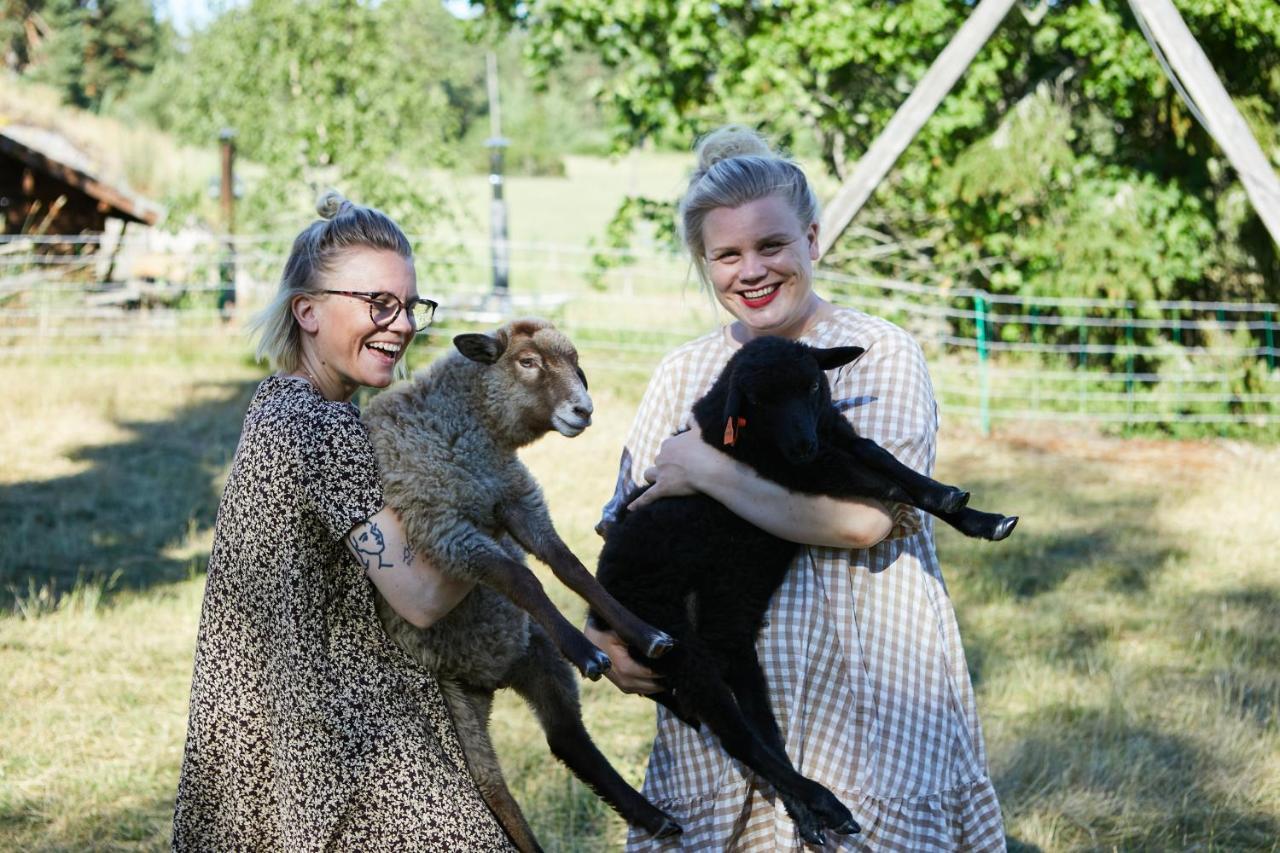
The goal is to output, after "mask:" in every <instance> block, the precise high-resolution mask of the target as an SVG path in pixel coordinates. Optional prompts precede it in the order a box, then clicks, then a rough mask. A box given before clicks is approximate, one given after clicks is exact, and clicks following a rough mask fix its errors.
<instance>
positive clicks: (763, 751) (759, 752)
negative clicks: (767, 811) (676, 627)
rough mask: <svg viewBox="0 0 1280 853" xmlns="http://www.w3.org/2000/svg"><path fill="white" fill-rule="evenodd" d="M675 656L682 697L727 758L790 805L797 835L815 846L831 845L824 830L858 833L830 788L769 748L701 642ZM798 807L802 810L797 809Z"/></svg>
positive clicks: (687, 645) (691, 643)
mask: <svg viewBox="0 0 1280 853" xmlns="http://www.w3.org/2000/svg"><path fill="white" fill-rule="evenodd" d="M673 655H679V656H680V665H679V666H677V667H675V668H674V669H675V671H673V672H672V673H671V680H672V681H674V682H675V689H676V693H677V694H678V695H680V696H681V697H682V700H683V701H685V702H687V703H688V705H689V706H690V707H691V708H692V709H693V710H694V712H695V713H696V714H697V715H698V717H699V718H700V719H701V720H702V721H703V722H704V723H705V724H706V725H707V727H708V728H709V729H711V731H713V732H715V734H716V737H718V738H719V739H720V743H721V745H722V746H723V747H724V750H725V752H727V753H729V755H730V756H732V757H733V758H736V759H738V760H739V761H741V762H742V763H743V764H745V765H747V766H748V767H750V768H751V769H752V770H754V771H755V772H756V773H758V774H759V775H760V777H761V778H762V779H764V780H765V781H767V782H768V783H769V784H771V785H773V787H774V789H775V790H776V791H777V792H778V794H779V796H781V797H782V799H783V802H784V803H787V805H788V810H789V811H790V812H791V815H792V818H793V819H794V820H795V821H796V829H797V830H798V831H799V832H800V834H801V835H802V836H803V837H804V839H805V841H808V842H809V843H810V844H817V845H821V844H823V843H825V838H824V837H823V828H824V826H825V827H829V828H831V829H834V830H835V831H836V832H839V833H842V834H848V833H852V832H857V831H858V824H857V823H856V822H855V821H854V819H853V815H852V814H851V813H850V812H849V809H848V808H846V807H845V805H844V804H843V803H841V802H840V800H839V799H838V798H837V797H836V796H835V795H834V794H832V793H831V792H830V791H828V790H827V789H826V788H825V787H823V786H822V785H820V784H818V783H817V782H814V781H813V780H812V779H806V778H805V777H804V776H802V775H800V773H799V772H797V771H796V769H795V767H794V766H792V764H791V761H790V759H789V758H787V755H786V753H785V751H784V752H782V753H781V754H779V753H778V751H777V749H776V748H775V747H774V746H773V745H771V744H769V743H768V742H767V741H766V740H765V739H764V738H763V737H762V736H761V735H760V734H759V733H758V732H757V731H756V729H755V726H754V725H752V723H751V721H750V720H748V719H747V717H746V716H745V715H744V714H743V712H742V710H741V709H740V708H739V706H738V704H737V702H736V701H735V700H734V696H733V694H732V692H730V689H729V686H728V685H727V684H726V683H725V682H724V681H723V680H722V679H721V678H720V677H719V671H718V670H719V667H718V666H717V665H716V663H715V661H714V659H713V658H711V656H710V655H707V654H705V650H704V649H702V648H700V647H699V644H698V643H697V642H696V641H692V640H691V641H689V642H686V643H684V644H682V646H681V648H680V649H679V650H677V651H676V652H673ZM793 804H794V805H797V806H799V807H798V808H794V807H793Z"/></svg>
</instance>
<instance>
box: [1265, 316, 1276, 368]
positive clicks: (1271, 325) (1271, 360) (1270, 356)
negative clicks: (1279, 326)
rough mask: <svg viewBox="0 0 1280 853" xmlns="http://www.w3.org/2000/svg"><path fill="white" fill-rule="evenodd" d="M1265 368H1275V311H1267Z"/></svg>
mask: <svg viewBox="0 0 1280 853" xmlns="http://www.w3.org/2000/svg"><path fill="white" fill-rule="evenodd" d="M1267 369H1268V370H1275V369H1276V312H1274V311H1268V312H1267Z"/></svg>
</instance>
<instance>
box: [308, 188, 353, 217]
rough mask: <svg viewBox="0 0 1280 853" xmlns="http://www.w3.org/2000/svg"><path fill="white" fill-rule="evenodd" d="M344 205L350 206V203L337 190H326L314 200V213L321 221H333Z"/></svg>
mask: <svg viewBox="0 0 1280 853" xmlns="http://www.w3.org/2000/svg"><path fill="white" fill-rule="evenodd" d="M344 204H351V202H350V201H348V200H347V198H346V196H344V195H343V194H342V193H340V192H338V191H337V190H335V189H328V190H325V191H324V192H322V193H320V197H319V198H317V199H316V213H318V214H320V216H321V218H323V219H333V218H334V217H335V216H337V215H338V214H339V213H341V212H342V206H343V205H344Z"/></svg>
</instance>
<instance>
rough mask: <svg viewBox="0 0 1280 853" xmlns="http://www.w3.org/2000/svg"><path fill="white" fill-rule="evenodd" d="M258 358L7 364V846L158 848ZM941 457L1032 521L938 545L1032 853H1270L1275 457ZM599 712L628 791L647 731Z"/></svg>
mask: <svg viewBox="0 0 1280 853" xmlns="http://www.w3.org/2000/svg"><path fill="white" fill-rule="evenodd" d="M241 352H242V346H241V344H240V343H238V342H235V341H231V342H228V343H225V344H223V345H221V346H217V345H209V346H207V347H204V348H193V347H190V346H188V345H186V344H179V345H177V346H174V347H172V348H166V349H157V350H156V351H154V352H150V353H147V354H144V355H136V356H120V357H112V358H108V359H104V360H102V361H100V362H98V363H96V364H84V363H77V362H75V361H73V360H63V361H61V362H58V361H36V360H32V361H29V362H10V363H6V364H5V365H4V366H3V367H0V370H3V378H4V384H5V388H6V391H8V392H9V393H8V394H7V402H6V406H5V407H4V408H3V410H2V412H0V447H3V448H4V450H3V451H2V452H3V454H4V455H3V456H0V600H2V602H3V608H2V609H3V612H4V615H2V616H0V697H3V699H0V849H6V850H7V849H41V850H81V849H118V850H131V849H138V850H160V849H164V848H166V847H167V844H168V832H169V821H170V819H171V809H172V798H173V794H174V789H175V786H176V782H177V772H178V766H179V762H180V755H181V748H182V739H183V735H184V731H185V722H186V702H187V691H188V688H189V683H190V674H191V659H192V652H193V646H194V641H195V629H196V622H197V620H198V615H199V607H200V596H201V591H202V587H203V578H202V571H203V566H204V561H205V559H206V556H207V550H208V544H209V535H210V527H211V525H212V521H213V516H212V512H213V509H214V508H215V507H216V501H217V496H218V493H219V492H220V489H221V483H222V478H223V477H224V476H225V470H226V465H227V464H228V463H229V460H230V455H231V453H232V452H233V451H234V446H235V441H236V438H237V436H238V430H239V425H240V419H241V416H242V414H243V408H244V405H245V404H246V402H247V399H248V396H247V395H248V394H249V393H251V392H252V388H253V384H254V382H255V380H256V379H257V378H258V377H259V376H261V375H262V370H261V369H260V368H256V367H253V366H251V365H249V364H248V363H247V362H246V360H245V359H244V358H243V357H242V356H241V354H240V353H241ZM586 366H587V369H588V372H591V362H590V360H587V362H586ZM624 375H625V376H628V377H629V378H627V379H625V380H624V379H623V378H622V377H623V376H624ZM592 379H593V382H592V392H593V395H594V396H595V402H596V410H597V418H596V424H595V425H594V426H593V427H592V428H591V429H590V430H588V431H587V432H586V433H584V434H583V435H582V436H581V437H579V438H576V439H573V440H569V439H565V438H562V437H560V436H550V437H548V438H546V439H545V440H543V441H542V442H540V443H538V444H537V445H535V446H534V447H532V448H530V449H529V450H528V451H527V452H526V453H525V454H524V456H525V458H526V460H527V461H528V462H529V464H530V465H531V467H532V468H533V469H534V471H535V473H536V474H537V475H538V476H539V478H540V479H541V480H542V482H543V484H544V486H545V488H546V492H547V496H548V500H549V502H550V505H551V508H552V512H553V516H554V518H555V519H556V523H557V525H558V527H559V528H560V530H561V532H562V533H563V534H564V535H565V537H566V539H567V540H568V541H569V543H570V545H571V546H572V547H573V548H574V549H575V550H576V551H577V552H578V553H579V554H580V556H581V557H582V558H583V559H584V561H586V562H587V563H588V564H590V563H591V562H592V561H593V559H594V557H595V555H596V553H597V551H598V547H599V546H598V540H597V538H596V537H595V535H594V533H593V532H592V526H593V525H594V523H595V521H596V518H597V515H598V512H599V508H600V506H601V504H603V502H604V501H605V500H606V499H607V498H608V496H609V493H610V491H611V489H612V485H613V478H614V466H615V465H616V460H617V453H618V449H619V447H620V444H621V441H622V439H623V436H624V434H625V432H626V429H627V425H628V422H629V419H630V417H631V414H632V412H633V411H634V407H635V403H636V401H637V399H638V395H639V392H640V388H639V387H638V383H637V380H636V378H635V377H634V376H630V375H629V374H620V373H616V372H611V371H596V372H595V373H593V374H592ZM939 459H940V465H939V472H938V473H939V474H940V476H942V477H944V478H945V479H948V480H951V481H955V482H960V483H964V484H965V485H966V486H968V487H970V488H972V489H973V491H974V498H973V502H974V504H975V505H976V506H980V507H983V508H990V509H999V510H1002V511H1008V512H1016V513H1018V514H1020V515H1021V516H1022V522H1021V523H1020V526H1019V529H1018V531H1017V533H1016V534H1015V535H1014V537H1013V538H1012V539H1010V540H1009V541H1007V542H1005V543H1001V544H998V545H991V544H987V543H976V542H971V541H969V540H964V539H962V538H961V537H959V536H956V535H954V534H953V533H952V532H951V531H949V530H945V529H944V530H940V533H939V552H940V555H941V558H942V563H943V567H944V571H945V572H946V575H947V580H948V588H949V592H950V594H951V596H952V598H953V600H954V602H955V604H956V608H957V611H958V613H959V615H960V620H961V627H962V633H963V635H964V638H965V647H966V652H967V655H968V662H969V665H970V669H971V671H972V672H973V674H974V678H975V683H976V685H977V691H978V701H979V710H980V713H981V717H982V722H983V726H984V729H985V733H986V737H987V743H988V750H989V754H990V758H991V766H992V772H993V775H994V778H995V780H996V784H997V787H998V789H999V792H1000V794H1001V799H1002V804H1003V806H1004V809H1005V816H1006V821H1007V826H1008V831H1009V834H1010V837H1011V842H1012V843H1013V846H1015V847H1019V846H1021V849H1035V848H1039V849H1043V850H1083V849H1099V850H1104V849H1105V850H1109V849H1113V848H1114V849H1121V850H1129V849H1151V850H1166V849H1203V850H1209V849H1217V850H1268V849H1274V848H1275V844H1276V841H1275V839H1276V838H1277V837H1278V836H1280V733H1278V732H1277V715H1280V674H1278V673H1277V670H1276V668H1275V661H1276V660H1277V659H1280V578H1277V576H1276V574H1275V571H1274V566H1275V564H1276V560H1275V556H1274V548H1275V544H1274V543H1275V542H1277V541H1280V516H1277V514H1276V513H1275V511H1274V496H1275V488H1274V483H1275V482H1276V481H1277V479H1278V478H1280V453H1278V452H1277V451H1276V450H1274V449H1271V448H1260V447H1254V446H1250V445H1247V444H1240V443H1162V442H1151V441H1122V440H1118V439H1106V438H1097V437H1091V436H1082V435H1079V434H1076V433H1067V432H1062V433H1058V434H1045V433H1043V432H1038V433H1033V432H1031V431H1030V430H1027V431H1014V430H1010V431H1007V432H1004V433H997V434H996V435H995V436H993V437H992V438H982V437H980V436H978V435H976V434H973V433H970V432H967V431H965V430H963V429H958V428H956V427H954V426H953V425H948V426H947V428H946V430H945V431H944V437H943V440H942V443H941V447H940V456H939ZM543 575H544V581H545V582H546V585H547V588H548V589H549V590H550V591H552V593H553V595H554V596H555V598H556V600H557V602H558V604H559V605H560V606H561V607H562V608H563V609H564V610H565V611H566V612H567V613H569V614H570V616H571V618H573V619H575V620H577V619H581V616H582V613H583V607H582V604H581V603H580V602H578V601H576V600H574V599H573V597H572V596H571V595H569V594H567V593H566V592H564V591H563V590H562V589H561V588H560V587H559V585H558V584H556V583H555V582H554V580H552V579H551V578H550V577H549V575H548V574H547V573H545V572H544V573H543ZM583 697H584V699H583V702H584V712H585V715H586V719H587V725H588V728H589V729H590V730H591V732H592V734H593V736H594V737H595V738H596V740H597V742H598V743H599V745H600V746H601V748H602V750H603V751H604V752H605V753H606V754H607V755H608V756H609V757H610V758H611V760H612V761H613V762H614V763H615V765H616V766H617V767H618V769H619V770H620V771H621V772H622V773H623V775H624V776H626V777H627V778H628V779H630V780H631V781H633V782H635V783H637V784H638V783H639V781H640V779H641V776H642V773H643V767H644V760H645V755H646V749H647V744H648V742H649V739H650V738H651V736H652V731H653V722H652V712H651V710H650V706H649V704H648V703H647V702H645V701H642V700H639V699H636V698H634V697H627V696H623V695H621V694H619V693H617V692H616V691H615V690H613V689H612V688H611V687H610V686H609V685H607V684H604V683H601V684H584V686H583ZM494 731H495V740H496V742H497V744H498V747H499V750H500V752H501V754H502V757H503V761H504V765H505V767H506V769H507V772H508V775H509V777H510V781H511V785H512V788H513V790H514V791H515V792H516V795H517V797H518V798H519V799H520V800H521V802H522V803H523V804H524V806H525V808H526V810H527V811H528V813H529V816H530V819H531V821H532V823H533V825H534V827H535V830H536V831H537V832H538V834H539V836H540V837H541V838H542V839H543V840H544V842H545V844H546V846H547V848H548V849H552V850H581V851H588V850H600V849H602V848H608V849H617V848H618V847H619V846H620V844H621V841H622V839H623V837H624V827H623V825H622V823H621V821H620V820H618V819H617V818H616V817H615V816H614V815H613V814H612V813H611V812H610V811H609V810H608V809H607V808H606V807H604V806H603V805H602V804H601V803H600V802H599V801H598V800H596V798H595V797H593V796H592V795H591V794H590V793H588V792H587V791H586V789H585V788H584V787H583V786H582V785H580V784H578V783H577V781H576V780H574V779H572V777H571V776H570V775H569V774H568V773H567V771H565V770H563V769H562V768H561V767H560V766H559V765H558V764H557V763H556V762H555V761H554V760H553V759H552V758H551V757H550V755H549V753H548V751H547V748H546V746H545V744H544V743H543V741H542V738H541V735H540V733H539V731H538V729H537V725H536V723H535V722H534V720H533V718H532V715H531V714H530V713H529V712H528V711H527V710H526V709H525V708H524V707H523V706H521V705H520V703H519V701H518V700H516V699H515V698H513V697H510V696H503V697H502V698H501V699H500V701H499V703H498V707H497V711H496V714H495V721H494Z"/></svg>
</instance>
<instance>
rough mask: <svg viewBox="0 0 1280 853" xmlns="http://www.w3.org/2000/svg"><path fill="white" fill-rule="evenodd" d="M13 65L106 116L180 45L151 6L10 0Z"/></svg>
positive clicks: (3, 20) (5, 24) (4, 20)
mask: <svg viewBox="0 0 1280 853" xmlns="http://www.w3.org/2000/svg"><path fill="white" fill-rule="evenodd" d="M0 12H2V13H3V14H0V44H3V45H4V46H5V48H6V49H7V53H8V56H7V57H6V63H5V64H6V65H8V66H9V67H10V68H11V69H14V70H25V71H26V72H27V73H29V74H30V75H31V76H32V78H33V79H35V80H38V81H41V82H46V83H49V84H50V85H52V86H54V87H56V88H57V89H58V90H59V91H61V92H62V93H63V97H64V99H65V100H66V101H67V102H68V103H70V104H74V105H75V106H79V107H85V108H88V109H93V110H98V109H101V108H102V107H103V106H104V105H105V104H108V103H110V102H111V101H112V100H113V99H115V98H119V97H121V96H123V95H124V94H125V92H126V90H127V89H128V88H129V86H130V85H132V84H133V83H134V82H136V81H137V80H138V79H139V78H141V77H143V76H145V75H146V74H148V73H149V72H150V71H151V70H152V69H153V68H154V67H155V65H156V62H157V60H158V59H159V56H160V54H161V52H162V51H163V50H164V46H165V45H166V44H167V43H168V41H169V40H170V39H171V38H172V33H171V32H170V31H169V29H168V28H167V27H165V26H163V25H161V24H160V23H158V22H157V21H156V17H155V13H154V12H153V10H152V8H151V4H150V3H149V2H148V0H5V2H4V4H3V5H2V6H0Z"/></svg>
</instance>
